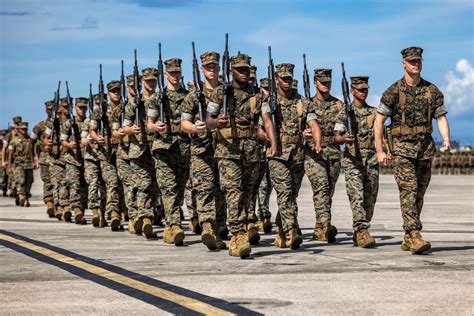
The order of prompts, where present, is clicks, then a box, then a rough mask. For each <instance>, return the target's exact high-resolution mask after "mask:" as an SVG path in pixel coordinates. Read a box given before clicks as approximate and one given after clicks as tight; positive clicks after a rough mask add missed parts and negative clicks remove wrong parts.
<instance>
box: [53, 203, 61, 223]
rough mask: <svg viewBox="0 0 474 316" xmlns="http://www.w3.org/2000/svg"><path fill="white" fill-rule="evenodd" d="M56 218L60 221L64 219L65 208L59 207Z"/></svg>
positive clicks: (56, 210) (55, 214)
mask: <svg viewBox="0 0 474 316" xmlns="http://www.w3.org/2000/svg"><path fill="white" fill-rule="evenodd" d="M54 212H55V213H54V216H56V218H57V219H58V221H60V220H61V219H62V218H63V208H62V207H61V206H57V207H56V209H55V211H54Z"/></svg>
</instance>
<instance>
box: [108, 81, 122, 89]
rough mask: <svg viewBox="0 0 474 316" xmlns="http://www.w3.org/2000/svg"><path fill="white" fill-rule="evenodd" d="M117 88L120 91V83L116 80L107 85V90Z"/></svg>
mask: <svg viewBox="0 0 474 316" xmlns="http://www.w3.org/2000/svg"><path fill="white" fill-rule="evenodd" d="M116 88H119V89H120V81H118V80H112V81H110V82H109V83H108V84H107V90H109V91H110V90H113V89H116Z"/></svg>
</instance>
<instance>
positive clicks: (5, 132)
mask: <svg viewBox="0 0 474 316" xmlns="http://www.w3.org/2000/svg"><path fill="white" fill-rule="evenodd" d="M7 133H8V130H6V129H0V136H5V135H7Z"/></svg>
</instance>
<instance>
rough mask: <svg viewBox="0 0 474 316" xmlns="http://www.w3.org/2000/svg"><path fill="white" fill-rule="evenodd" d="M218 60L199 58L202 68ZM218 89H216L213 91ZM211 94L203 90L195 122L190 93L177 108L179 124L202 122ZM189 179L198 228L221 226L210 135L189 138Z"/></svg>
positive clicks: (223, 218)
mask: <svg viewBox="0 0 474 316" xmlns="http://www.w3.org/2000/svg"><path fill="white" fill-rule="evenodd" d="M215 58H217V60H218V59H219V55H218V54H217V53H213V54H211V53H208V54H203V55H202V56H201V60H202V63H203V65H205V64H206V63H209V62H214V61H215ZM216 89H219V88H216ZM213 91H214V90H210V89H208V88H206V87H205V86H204V88H203V90H202V94H201V96H202V97H201V100H200V102H201V106H202V107H201V111H202V113H201V114H202V119H200V118H199V107H198V104H197V96H196V94H195V93H194V91H191V92H190V93H189V94H188V95H187V96H186V99H185V100H184V102H183V104H182V108H181V120H187V121H190V122H193V123H194V122H196V121H197V120H201V121H202V122H204V121H205V118H206V113H207V102H208V101H209V99H210V96H211V94H212V92H213ZM191 179H192V188H193V189H194V190H196V206H197V214H198V218H199V224H200V225H201V226H202V225H203V224H204V223H206V222H208V223H210V224H211V225H212V226H213V227H214V228H217V227H218V226H222V225H225V222H226V216H225V215H226V214H225V209H223V207H222V204H223V199H224V198H223V193H222V191H221V190H220V188H219V181H218V170H217V164H216V162H215V160H214V147H213V135H212V132H210V131H208V132H207V134H205V135H201V136H198V135H194V134H193V135H192V137H191Z"/></svg>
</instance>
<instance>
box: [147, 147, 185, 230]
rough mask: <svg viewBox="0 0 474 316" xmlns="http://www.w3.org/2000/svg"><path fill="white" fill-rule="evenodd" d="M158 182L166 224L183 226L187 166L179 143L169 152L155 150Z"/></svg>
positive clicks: (154, 157)
mask: <svg viewBox="0 0 474 316" xmlns="http://www.w3.org/2000/svg"><path fill="white" fill-rule="evenodd" d="M153 159H154V161H155V168H156V180H157V183H158V188H159V189H160V191H161V194H162V201H163V206H164V210H165V218H166V224H167V225H169V226H171V225H175V224H176V225H181V214H180V211H181V206H182V205H183V200H184V190H185V186H186V181H187V179H186V164H185V163H184V162H183V161H184V160H185V159H184V157H183V156H182V155H181V151H180V148H179V145H178V143H175V144H174V145H173V146H171V148H170V149H168V150H160V149H158V150H154V151H153Z"/></svg>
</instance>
